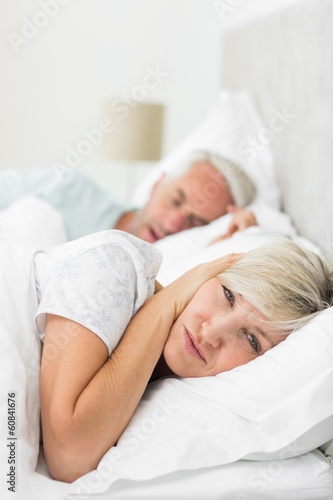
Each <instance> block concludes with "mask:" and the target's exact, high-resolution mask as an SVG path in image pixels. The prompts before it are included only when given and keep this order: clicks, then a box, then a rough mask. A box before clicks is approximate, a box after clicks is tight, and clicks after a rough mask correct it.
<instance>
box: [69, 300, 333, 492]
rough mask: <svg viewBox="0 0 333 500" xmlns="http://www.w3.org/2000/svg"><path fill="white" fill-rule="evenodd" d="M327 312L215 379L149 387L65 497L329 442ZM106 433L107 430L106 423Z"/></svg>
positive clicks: (332, 365) (332, 415) (331, 360)
mask: <svg viewBox="0 0 333 500" xmlns="http://www.w3.org/2000/svg"><path fill="white" fill-rule="evenodd" d="M332 325H333V308H332V307H331V308H330V309H328V310H326V311H324V312H322V313H320V314H319V315H318V316H317V317H316V318H315V319H314V320H313V321H312V322H311V323H309V324H308V325H306V326H305V327H304V328H302V329H300V330H299V331H297V332H295V333H293V334H291V335H290V336H289V337H288V338H287V339H286V340H285V341H284V342H282V343H281V344H279V345H278V346H276V347H275V348H274V349H271V350H270V351H268V352H266V353H265V354H264V355H263V356H261V357H259V358H257V359H255V360H254V361H252V362H250V363H248V364H246V365H243V366H240V367H237V368H235V369H234V370H231V371H229V372H224V373H222V374H220V375H217V376H216V377H206V378H196V379H191V378H187V379H178V378H168V379H164V380H159V381H157V382H155V383H152V384H150V386H149V387H148V389H147V391H146V392H145V394H144V397H143V399H142V401H141V402H140V404H139V406H138V408H137V410H136V412H135V414H134V416H133V418H132V420H131V422H130V423H129V425H128V427H127V428H126V430H125V431H124V433H123V435H122V436H121V438H120V439H119V441H118V444H117V446H114V447H112V448H111V449H110V450H109V451H108V452H107V453H106V454H105V456H104V457H103V459H102V460H101V462H100V464H99V466H98V468H97V470H96V471H93V472H91V473H89V474H87V475H85V476H83V477H82V478H80V479H79V480H77V481H76V482H74V483H73V484H72V485H71V487H70V492H71V493H73V494H80V493H82V492H84V491H87V489H88V491H89V492H90V493H101V492H103V491H106V490H107V489H108V488H109V487H110V486H111V485H112V484H113V483H114V482H115V481H117V480H118V479H130V480H140V481H142V480H146V479H151V478H154V477H159V476H162V475H165V474H169V473H171V472H174V471H177V470H189V469H198V468H201V467H213V466H216V465H222V464H228V463H232V462H234V461H237V460H241V459H247V460H276V459H277V460H282V459H284V458H288V457H295V456H298V455H301V454H303V453H307V452H308V451H310V450H313V449H315V448H317V447H319V446H320V445H322V444H323V443H325V442H327V441H329V440H330V439H332V438H333V391H332V387H333V342H332V328H333V327H332ZM110 425H112V423H110Z"/></svg>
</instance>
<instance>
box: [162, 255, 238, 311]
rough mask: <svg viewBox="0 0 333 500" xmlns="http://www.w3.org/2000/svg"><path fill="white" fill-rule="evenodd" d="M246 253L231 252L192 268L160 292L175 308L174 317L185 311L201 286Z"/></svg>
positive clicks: (167, 302)
mask: <svg viewBox="0 0 333 500" xmlns="http://www.w3.org/2000/svg"><path fill="white" fill-rule="evenodd" d="M243 256H244V253H231V254H228V255H225V256H223V257H220V258H218V259H215V260H213V261H210V262H204V263H202V264H199V265H197V266H196V267H194V268H193V269H190V270H189V271H187V272H186V273H184V274H183V275H182V276H180V277H179V278H177V279H176V280H175V281H173V282H172V283H170V284H169V285H168V286H166V287H165V288H163V289H162V290H160V291H159V292H158V294H163V295H164V296H165V301H166V302H165V303H166V304H171V305H172V307H173V309H174V319H177V318H178V316H179V315H180V314H181V313H182V312H183V310H184V309H185V307H186V306H187V305H188V303H189V302H190V300H191V299H192V297H193V296H194V295H195V293H196V292H197V291H198V290H199V288H200V287H201V286H202V285H203V284H204V283H206V281H209V280H210V279H212V278H215V277H216V276H217V275H218V274H220V273H222V272H223V271H225V270H226V269H228V268H229V267H231V266H232V265H233V264H235V263H236V262H238V261H239V260H241V259H242V257H243Z"/></svg>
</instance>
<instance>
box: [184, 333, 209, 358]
mask: <svg viewBox="0 0 333 500" xmlns="http://www.w3.org/2000/svg"><path fill="white" fill-rule="evenodd" d="M184 330H185V331H184V336H183V343H184V347H185V350H186V352H187V353H188V354H189V355H190V356H192V357H193V358H195V359H199V360H200V361H204V362H205V363H206V360H205V358H204V356H203V352H202V351H201V349H200V347H199V346H198V344H197V342H196V340H195V338H194V337H193V335H192V334H191V332H189V331H188V330H187V328H186V327H185V326H184Z"/></svg>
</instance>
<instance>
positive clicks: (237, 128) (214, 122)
mask: <svg viewBox="0 0 333 500" xmlns="http://www.w3.org/2000/svg"><path fill="white" fill-rule="evenodd" d="M263 128H264V124H263V122H262V119H261V118H260V116H259V114H258V112H257V110H256V108H255V106H254V104H253V101H252V99H251V96H250V95H249V94H248V93H247V92H245V91H231V90H226V89H223V90H221V91H220V93H219V97H218V102H217V104H216V105H215V106H214V108H213V109H212V110H211V111H210V113H209V114H208V116H207V117H206V119H205V120H204V121H203V122H202V123H201V124H200V125H199V126H198V127H197V128H196V129H195V130H194V131H193V132H192V134H190V135H189V137H187V138H186V139H185V140H184V141H183V142H181V143H180V144H179V145H178V146H177V147H176V148H175V149H174V150H173V151H171V152H170V153H169V154H168V155H166V156H165V157H164V158H163V159H162V160H161V161H160V162H159V163H157V165H156V166H155V167H154V168H153V169H152V170H151V172H150V173H149V174H148V175H147V176H146V177H145V179H144V180H143V181H142V182H141V183H140V184H139V185H138V187H137V188H136V190H135V192H134V195H133V202H134V204H136V205H137V206H142V205H143V204H144V203H145V201H146V200H147V199H148V197H149V193H150V190H151V188H152V186H153V184H154V183H155V182H156V181H157V180H158V179H159V178H160V176H161V174H162V173H163V172H170V171H172V170H173V169H175V168H177V166H178V165H179V164H180V163H183V161H184V160H186V158H187V157H188V156H189V155H191V154H192V153H194V152H196V151H200V150H205V151H209V152H211V153H216V154H218V155H220V156H224V157H227V158H229V159H230V160H233V161H234V162H236V163H238V164H239V165H241V166H242V167H243V169H244V170H245V172H246V173H247V174H248V175H249V176H250V177H251V178H252V180H253V181H254V184H255V186H256V188H257V198H258V199H260V200H261V201H263V202H265V203H267V205H269V206H271V207H272V208H276V209H278V208H279V207H280V201H279V188H278V185H277V181H276V178H275V171H274V165H273V154H272V150H271V148H270V146H269V143H268V144H265V145H264V144H262V143H261V145H260V149H255V148H254V147H250V146H249V143H248V140H249V138H250V137H257V136H258V133H259V132H260V131H262V129H263Z"/></svg>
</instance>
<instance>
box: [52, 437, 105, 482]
mask: <svg viewBox="0 0 333 500" xmlns="http://www.w3.org/2000/svg"><path fill="white" fill-rule="evenodd" d="M44 455H45V462H46V465H47V468H48V471H49V473H50V475H51V476H52V478H53V479H55V480H57V481H62V482H64V483H72V482H73V481H75V480H76V479H78V478H80V477H82V476H84V475H85V474H87V473H88V472H91V471H92V470H94V469H96V467H97V465H98V462H97V461H96V462H94V461H92V459H91V457H90V456H84V455H82V453H80V452H78V451H76V450H74V449H72V448H71V447H70V446H63V447H62V448H61V449H59V447H54V446H48V445H47V443H44Z"/></svg>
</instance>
